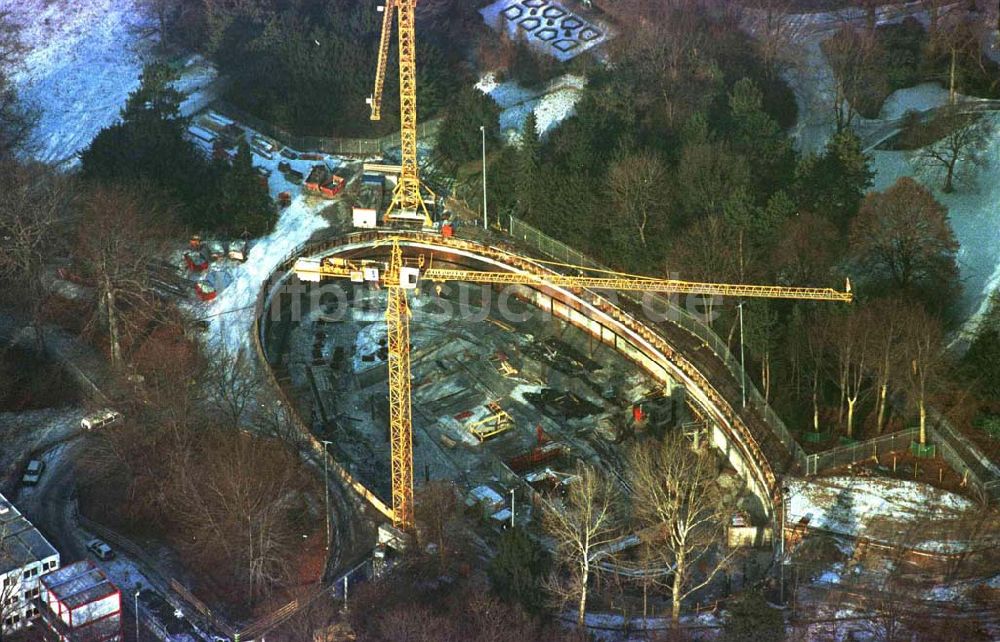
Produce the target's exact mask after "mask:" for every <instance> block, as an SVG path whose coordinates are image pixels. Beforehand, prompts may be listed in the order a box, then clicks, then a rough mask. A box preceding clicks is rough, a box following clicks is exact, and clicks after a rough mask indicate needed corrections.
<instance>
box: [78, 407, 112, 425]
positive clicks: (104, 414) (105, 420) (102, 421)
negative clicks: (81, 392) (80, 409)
mask: <svg viewBox="0 0 1000 642" xmlns="http://www.w3.org/2000/svg"><path fill="white" fill-rule="evenodd" d="M121 418H122V415H121V413H120V412H117V411H114V410H109V409H104V410H101V411H100V412H97V413H94V414H93V415H90V416H89V417H84V418H83V419H82V420H81V421H80V426H81V427H82V428H83V429H84V430H93V429H95V428H102V427H104V426H107V425H109V424H113V423H115V422H116V421H118V420H119V419H121Z"/></svg>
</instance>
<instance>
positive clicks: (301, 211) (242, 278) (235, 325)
mask: <svg viewBox="0 0 1000 642" xmlns="http://www.w3.org/2000/svg"><path fill="white" fill-rule="evenodd" d="M327 205H329V202H327V201H318V200H317V199H310V198H307V197H304V196H299V197H297V198H296V199H295V200H293V201H292V204H291V205H289V206H288V207H287V208H285V209H284V211H282V213H281V217H280V218H279V219H278V222H277V224H276V225H275V227H274V231H273V232H271V234H269V235H267V236H265V237H263V238H261V239H259V240H258V241H257V242H256V243H255V244H254V245H253V247H251V248H250V251H249V252H248V254H247V260H246V262H245V263H243V264H241V265H238V266H235V267H232V268H230V269H229V270H230V271H229V274H228V276H227V278H230V279H231V281H232V282H231V283H230V284H229V286H228V287H227V288H225V289H224V290H221V291H220V292H219V295H218V296H217V297H216V299H215V300H214V301H212V302H211V303H209V304H208V305H206V306H205V307H204V309H203V311H202V312H203V313H202V316H205V317H209V318H210V332H211V340H214V341H216V342H218V345H219V346H220V347H222V348H223V349H225V350H226V352H227V353H228V354H237V353H238V352H239V351H240V350H241V349H242V348H244V347H245V346H247V339H248V337H249V336H250V330H251V328H252V327H253V313H254V310H253V308H254V304H255V302H256V300H257V293H258V292H260V289H261V286H263V284H264V281H265V280H266V279H267V278H268V277H269V276H270V275H271V274H272V273H273V272H274V270H275V269H277V267H278V265H280V264H281V262H282V261H283V260H284V259H285V258H286V257H287V256H288V255H289V254H290V253H291V252H292V250H294V249H295V248H296V247H298V246H299V245H301V244H303V243H305V242H306V241H308V240H309V238H310V237H311V236H312V235H313V233H314V232H316V231H317V230H321V229H323V228H325V227H327V226H328V225H329V224H328V223H327V221H326V220H325V219H324V218H323V217H322V216H320V215H319V212H320V211H321V210H323V209H324V208H325V207H326V206H327Z"/></svg>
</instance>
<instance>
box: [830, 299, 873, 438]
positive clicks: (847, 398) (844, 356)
mask: <svg viewBox="0 0 1000 642" xmlns="http://www.w3.org/2000/svg"><path fill="white" fill-rule="evenodd" d="M874 322H875V320H874V319H872V318H871V315H870V314H869V313H868V310H867V308H853V309H851V310H850V311H848V312H847V313H846V314H840V315H834V316H833V317H832V319H831V323H830V325H829V332H827V334H826V339H827V344H828V346H827V347H828V348H829V350H830V351H831V352H832V354H833V355H834V357H835V362H836V368H835V372H836V376H835V377H834V380H835V383H836V384H837V388H838V390H839V391H840V404H839V406H838V415H837V416H838V419H837V423H838V424H840V425H841V426H843V423H844V413H845V411H846V414H847V429H846V435H847V437H849V438H853V437H854V413H855V410H856V408H857V404H858V400H859V399H860V398H861V395H862V394H863V393H864V391H865V390H866V389H867V387H866V385H865V383H866V379H867V375H868V370H867V369H868V356H869V353H868V347H869V345H870V341H869V339H868V334H869V332H870V331H871V328H872V324H873V323H874Z"/></svg>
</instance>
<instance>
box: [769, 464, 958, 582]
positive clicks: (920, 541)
mask: <svg viewBox="0 0 1000 642" xmlns="http://www.w3.org/2000/svg"><path fill="white" fill-rule="evenodd" d="M976 510H977V508H976V505H975V504H974V503H973V502H972V501H970V500H968V499H966V498H964V497H961V496H959V495H956V494H954V493H950V492H947V491H944V490H940V489H937V488H934V487H932V486H929V485H927V484H921V483H918V482H912V481H906V480H900V479H888V478H874V477H826V478H822V479H814V480H804V479H797V480H793V481H792V482H790V483H789V493H788V516H787V523H788V524H797V523H799V522H800V521H802V520H807V523H808V525H809V526H810V527H814V528H820V529H824V530H827V531H831V532H834V533H838V534H841V535H845V536H848V537H857V536H859V535H864V536H865V537H870V538H872V539H876V540H878V539H895V540H897V541H898V543H901V544H904V545H908V546H913V547H914V548H918V549H921V550H926V551H932V552H952V551H957V550H963V549H964V548H965V546H966V544H967V542H965V541H964V539H963V537H962V535H963V532H965V530H966V529H964V528H963V527H961V526H960V524H961V522H960V521H959V520H961V519H963V518H971V517H973V516H974V514H975V513H976ZM938 527H940V528H938ZM830 579H832V577H831V578H830Z"/></svg>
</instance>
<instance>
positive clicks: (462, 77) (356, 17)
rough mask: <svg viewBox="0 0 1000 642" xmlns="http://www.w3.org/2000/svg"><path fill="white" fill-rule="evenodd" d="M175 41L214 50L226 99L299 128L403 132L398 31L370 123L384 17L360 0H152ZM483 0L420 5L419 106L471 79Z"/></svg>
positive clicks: (329, 132)
mask: <svg viewBox="0 0 1000 642" xmlns="http://www.w3.org/2000/svg"><path fill="white" fill-rule="evenodd" d="M147 2H150V3H151V4H153V5H155V6H156V7H160V8H162V14H161V13H160V12H158V14H157V15H162V16H163V22H162V27H161V29H162V35H163V38H164V40H165V41H166V42H167V43H168V44H175V45H179V46H182V47H187V48H190V49H196V50H200V51H203V52H205V53H206V54H208V55H209V56H210V57H211V58H212V60H214V61H215V62H216V64H217V65H218V67H219V72H220V73H221V74H222V75H223V76H225V77H226V78H227V79H228V81H229V83H230V84H229V88H228V90H227V93H226V98H227V99H229V100H230V101H232V102H233V103H235V104H236V105H238V106H240V107H242V108H244V109H246V110H248V111H250V112H252V113H254V114H255V115H257V116H258V117H260V118H262V119H264V120H267V121H269V122H271V123H274V124H275V125H279V126H281V127H284V128H287V129H289V130H291V131H294V132H296V133H298V134H303V135H319V136H368V135H373V134H384V133H388V132H391V131H393V130H394V129H398V126H399V124H398V123H399V116H398V107H397V105H398V84H399V83H398V77H397V67H398V66H397V64H396V63H395V60H396V55H397V54H396V35H395V30H394V33H393V45H392V49H391V51H390V64H389V68H388V71H387V75H386V86H385V95H384V105H385V107H384V109H383V115H382V120H381V121H380V122H379V123H372V122H371V121H370V120H369V111H368V107H367V106H366V104H365V98H366V97H367V96H369V95H370V94H371V92H372V86H373V81H374V76H375V64H376V58H377V55H378V45H379V36H380V33H381V26H382V23H381V19H382V14H381V13H380V12H378V11H376V6H377V3H375V2H365V1H362V0H346V1H345V0H246V1H243V2H222V1H219V0H207V1H202V0H147ZM476 9H477V7H476V3H473V2H466V1H464V0H425V1H424V2H421V3H419V4H418V8H417V27H418V32H419V37H418V39H417V57H418V60H419V64H418V65H417V76H418V84H417V87H418V92H419V93H418V106H419V109H420V114H421V116H422V117H423V118H427V117H432V116H434V115H435V114H436V113H437V112H438V111H439V110H440V108H441V107H442V106H443V105H445V104H446V103H447V101H448V98H449V96H450V95H451V93H452V92H454V91H455V89H457V88H458V87H459V86H461V85H463V84H467V83H466V81H467V80H469V78H471V73H472V72H471V67H470V65H469V57H468V52H469V51H470V50H472V49H473V48H474V47H475V45H476V40H477V38H476V35H477V34H478V32H479V31H480V30H483V29H485V26H484V25H483V24H482V19H481V18H480V16H479V14H478V12H477V10H476Z"/></svg>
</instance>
